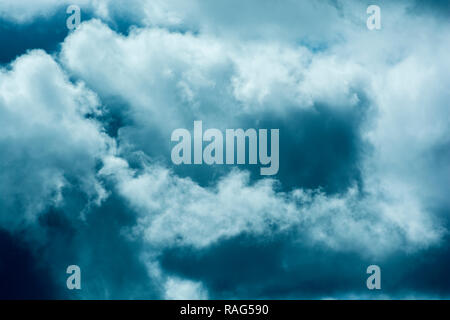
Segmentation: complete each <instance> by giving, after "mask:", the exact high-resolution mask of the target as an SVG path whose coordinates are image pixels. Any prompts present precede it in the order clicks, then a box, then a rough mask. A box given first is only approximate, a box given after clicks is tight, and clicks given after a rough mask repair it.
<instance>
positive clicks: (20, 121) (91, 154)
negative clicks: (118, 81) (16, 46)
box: [0, 50, 112, 229]
mask: <svg viewBox="0 0 450 320" xmlns="http://www.w3.org/2000/svg"><path fill="white" fill-rule="evenodd" d="M99 113H101V109H100V108H99V101H98V98H97V96H96V95H95V93H93V92H92V91H89V90H88V89H86V88H85V86H84V85H83V84H82V83H81V82H79V83H76V84H73V83H71V82H70V81H69V80H68V78H67V76H66V75H65V74H64V72H63V71H62V70H61V68H60V67H59V65H58V64H57V63H56V62H55V61H54V60H53V58H52V57H50V56H49V55H47V54H46V53H44V52H43V51H39V50H37V51H32V52H30V53H29V54H27V55H25V56H22V57H20V58H18V59H17V60H15V61H14V62H13V63H12V64H11V66H10V67H9V68H2V69H1V71H0V150H1V153H2V158H1V160H0V164H1V171H0V175H1V180H2V184H1V187H0V188H1V192H0V193H1V195H0V206H1V208H2V209H1V211H2V215H1V221H2V225H3V227H7V228H12V229H14V228H18V227H20V226H21V225H26V224H27V223H29V222H33V221H36V219H37V217H38V215H39V213H41V212H43V211H44V210H45V209H46V208H48V207H51V206H54V207H58V206H59V205H61V204H62V203H63V202H64V198H63V195H62V194H63V190H64V189H65V188H71V187H75V188H79V190H80V191H81V192H83V193H85V194H86V195H87V197H88V198H89V199H90V200H91V201H93V202H97V203H98V202H100V201H101V200H102V198H104V197H105V196H106V191H105V190H104V188H103V187H102V186H101V184H100V182H99V181H98V180H97V179H96V178H95V165H96V161H98V160H99V159H100V158H101V157H102V156H103V155H104V154H106V153H107V152H108V150H109V148H110V147H111V146H112V140H110V139H109V138H108V137H107V136H106V135H105V134H104V133H103V132H102V128H101V125H100V124H99V123H97V122H96V121H95V120H93V119H88V118H87V116H88V115H98V114H99Z"/></svg>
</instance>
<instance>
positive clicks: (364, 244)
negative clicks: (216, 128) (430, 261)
mask: <svg viewBox="0 0 450 320" xmlns="http://www.w3.org/2000/svg"><path fill="white" fill-rule="evenodd" d="M100 174H101V175H103V176H107V177H110V178H112V179H113V180H115V181H116V186H117V189H118V191H119V193H120V194H121V195H122V196H124V198H125V199H126V200H127V201H128V202H129V204H130V205H131V206H132V207H134V208H135V210H136V211H137V212H138V213H139V217H140V218H139V219H138V225H137V226H136V228H134V229H133V230H131V231H130V232H131V234H132V235H133V236H138V237H141V236H142V237H144V239H145V240H146V241H147V242H148V243H149V244H150V245H151V247H153V248H166V247H172V246H193V247H196V248H203V247H207V246H209V245H211V244H214V243H216V242H218V241H220V240H224V239H227V238H232V237H235V236H238V235H240V234H243V233H246V234H253V235H255V236H264V238H266V239H271V238H272V237H273V236H276V235H277V234H281V233H283V232H288V231H293V230H294V231H295V230H296V231H298V232H299V234H300V235H301V236H302V239H303V237H304V239H307V241H308V242H309V244H310V245H313V246H314V245H318V244H321V245H325V246H326V247H328V248H331V249H333V250H337V251H357V252H360V253H362V254H363V255H364V254H368V255H385V254H388V253H390V252H393V251H396V250H404V251H415V250H418V249H422V248H425V247H428V246H429V245H432V244H435V243H437V242H438V241H439V240H440V237H441V235H442V232H443V230H442V229H441V228H440V227H439V225H436V224H435V223H434V221H433V220H432V219H431V218H430V217H429V216H428V215H427V214H426V212H425V211H424V210H423V208H421V207H420V203H418V202H417V201H416V200H414V198H413V197H411V196H410V195H409V194H408V193H399V192H398V190H396V191H397V194H392V193H386V194H384V193H382V190H380V191H379V194H367V195H362V194H360V193H359V192H358V191H357V189H356V188H351V189H349V190H348V192H347V193H346V194H343V195H337V196H327V195H325V194H323V193H321V192H320V191H311V190H302V189H296V190H294V191H292V192H290V193H282V192H278V191H276V186H275V184H274V183H275V181H274V180H269V179H263V180H260V181H257V182H255V183H254V184H250V183H249V176H248V174H247V173H244V172H239V171H234V172H232V173H231V174H229V175H228V176H225V177H223V178H222V179H221V180H219V181H218V182H217V185H215V186H214V187H211V188H204V187H201V186H199V185H198V184H196V183H195V182H193V181H192V180H190V179H185V178H179V177H176V176H174V175H173V174H172V173H171V172H170V171H169V170H167V169H164V168H161V167H158V166H151V167H147V168H146V169H145V171H144V172H142V173H137V172H135V171H133V170H131V169H130V168H129V167H128V164H127V163H126V161H124V160H123V159H119V158H115V157H110V158H107V159H105V167H104V168H103V169H102V170H101V172H100ZM388 191H390V190H388Z"/></svg>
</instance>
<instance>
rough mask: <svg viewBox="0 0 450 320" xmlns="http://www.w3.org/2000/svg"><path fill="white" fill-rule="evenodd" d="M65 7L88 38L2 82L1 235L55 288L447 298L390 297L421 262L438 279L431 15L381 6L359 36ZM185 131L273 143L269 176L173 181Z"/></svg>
mask: <svg viewBox="0 0 450 320" xmlns="http://www.w3.org/2000/svg"><path fill="white" fill-rule="evenodd" d="M33 3H34V4H35V2H33ZM71 3H72V2H71ZM73 3H74V4H79V5H80V6H81V7H82V10H88V11H89V12H91V14H92V15H93V16H95V17H96V18H97V19H92V20H90V21H85V22H84V23H83V24H82V25H81V26H80V27H79V28H78V29H77V30H76V31H75V32H73V33H71V34H70V35H68V36H67V37H66V38H65V40H64V42H63V43H62V44H61V50H60V51H59V52H58V53H57V54H56V55H55V56H54V57H52V56H50V55H48V54H46V53H45V52H43V51H41V50H37V51H31V52H28V53H27V54H25V55H22V56H21V57H19V58H18V59H17V60H15V61H14V62H12V64H11V65H9V66H5V67H3V68H2V70H1V73H0V151H1V152H2V154H4V156H2V158H1V160H0V164H1V170H0V177H1V181H2V184H1V186H0V191H1V195H0V209H1V215H0V223H1V227H2V229H6V230H8V232H9V233H11V234H12V235H13V236H17V232H18V231H23V230H25V232H27V233H30V230H33V231H36V230H38V231H39V232H38V234H35V235H34V239H36V238H39V237H40V236H42V235H45V236H46V237H47V238H48V239H47V242H46V241H45V240H42V239H41V245H38V244H32V243H31V242H29V243H30V247H32V248H35V247H36V246H37V247H39V249H40V250H43V251H44V252H46V254H45V255H43V256H42V257H41V259H42V261H48V262H50V263H53V264H54V265H55V267H54V269H51V272H50V273H51V274H53V275H55V276H54V278H55V282H61V285H64V279H60V277H61V276H60V275H59V273H58V272H60V271H61V270H59V271H57V270H56V268H62V267H63V266H64V265H65V264H72V263H74V261H73V260H76V261H78V263H79V264H80V265H81V266H82V268H83V270H85V271H84V273H83V274H86V276H85V277H86V278H85V279H86V280H84V281H86V284H85V287H84V288H85V289H84V291H83V292H82V293H81V294H80V295H79V296H76V297H89V298H116V297H120V298H136V297H160V298H168V299H179V298H196V299H203V298H217V297H220V298H230V297H232V298H239V297H246V298H261V297H265V298H277V297H290V298H295V297H318V298H328V297H367V293H365V292H364V291H363V290H364V283H365V282H364V276H365V267H366V266H367V265H368V264H372V263H374V261H375V262H376V263H379V264H380V265H381V266H382V269H383V268H384V267H386V268H387V269H388V271H387V272H388V273H387V274H386V275H385V274H383V279H386V281H388V283H387V284H383V286H384V288H387V289H388V290H390V291H387V293H385V294H386V295H385V296H384V297H386V296H388V297H389V296H391V297H408V296H414V297H420V296H425V297H429V296H436V295H437V296H448V292H449V290H450V288H447V287H445V286H434V287H433V286H432V285H431V286H429V285H427V281H426V278H424V280H423V281H419V282H417V280H413V281H412V282H411V283H409V284H408V285H405V284H404V283H403V284H402V283H401V282H402V281H404V280H405V279H406V280H407V281H410V280H411V279H416V278H417V274H420V270H424V269H426V268H425V266H424V265H420V264H419V265H418V266H417V267H416V269H414V270H413V271H411V273H410V275H408V274H407V275H404V274H402V273H401V269H402V268H403V267H404V266H405V265H411V261H414V259H417V260H418V261H423V260H426V259H422V258H423V257H424V255H433V256H435V257H440V258H439V259H438V258H436V259H437V260H439V262H437V263H436V265H437V264H440V265H444V266H446V265H448V264H449V263H448V262H447V260H445V259H443V258H442V257H444V256H445V253H446V252H447V249H446V248H448V243H447V242H448V240H447V227H448V214H449V212H448V208H449V205H450V203H449V201H448V197H447V195H446V193H447V189H448V188H447V186H448V178H449V177H450V166H449V161H448V159H449V153H448V151H447V150H448V147H449V144H450V141H449V137H450V132H449V130H450V129H449V128H450V126H449V121H450V118H449V112H448V107H447V101H448V99H449V93H448V90H446V89H445V88H446V87H448V85H449V84H450V83H449V81H450V78H449V77H448V74H450V73H449V71H450V70H449V67H450V60H449V59H448V58H447V52H448V49H449V48H448V41H447V40H448V38H449V36H450V28H449V25H448V23H442V21H441V20H439V19H437V18H435V17H434V16H433V11H432V10H427V11H426V12H420V11H418V8H420V6H418V5H417V3H415V2H411V1H402V2H398V3H396V4H392V3H386V4H384V5H383V6H382V8H383V11H382V17H383V18H382V19H383V20H382V21H383V22H382V23H383V28H382V30H380V31H375V32H369V31H368V30H367V29H366V28H365V18H366V15H365V9H366V6H365V5H364V4H361V3H359V2H356V1H351V2H346V3H342V2H339V1H315V2H311V1H303V2H300V1H299V2H289V3H285V4H273V3H269V2H262V3H261V1H246V2H245V3H241V2H234V1H233V2H232V4H230V3H229V2H227V3H226V4H225V2H223V3H222V2H215V3H214V4H213V3H209V2H202V1H194V2H191V3H190V5H189V6H186V4H185V3H184V2H182V1H175V0H174V1H139V0H136V1H126V2H125V1H98V2H97V1H94V2H92V3H89V4H87V2H86V3H85V2H83V1H73ZM61 5H64V3H62V4H61V2H56V1H42V2H41V3H39V5H33V6H30V5H29V3H28V4H27V3H26V2H23V3H20V4H18V3H17V2H8V1H5V2H2V4H1V5H0V16H1V17H2V18H3V19H6V20H9V21H14V23H17V24H20V23H24V24H27V23H30V22H32V21H33V19H34V18H35V17H39V16H51V15H52V14H54V13H55V12H56V11H55V10H57V9H58V8H60V6H61ZM231 8H232V9H231ZM62 20H64V19H62ZM63 22H64V21H63ZM117 25H122V26H123V25H127V26H128V27H130V28H129V30H128V31H127V32H118V31H117V29H118V28H117ZM62 26H63V27H64V24H63V23H62ZM119 29H121V30H122V31H123V30H124V28H123V27H121V28H119ZM418 42H420V45H417V43H418ZM194 120H203V123H204V124H205V125H206V126H208V127H215V128H220V129H225V128H241V127H242V128H248V127H255V128H264V127H270V128H279V129H280V139H281V141H280V145H281V149H280V172H279V175H278V176H275V177H273V179H263V178H261V177H260V176H258V175H255V174H254V172H253V169H252V168H251V167H248V166H247V167H245V166H244V167H234V168H230V167H227V166H224V167H221V168H219V167H207V166H197V167H194V168H191V167H176V166H173V165H172V164H171V162H170V148H171V145H170V133H171V132H172V130H174V129H176V128H180V127H184V128H188V129H191V127H192V123H193V121H194ZM116 146H117V147H116ZM5 239H7V238H6V237H5ZM0 240H1V239H0ZM54 240H57V241H54ZM5 241H6V240H5ZM51 242H53V243H55V244H53V245H51V246H47V248H46V249H42V248H43V247H42V243H47V244H48V243H51ZM62 246H64V248H65V249H64V250H62V249H61V247H62ZM63 251H65V252H64V253H63ZM116 255H120V256H121V257H125V259H126V260H127V263H125V264H124V263H122V260H123V259H120V258H118V257H117V256H116ZM411 259H412V260H411ZM76 261H75V262H76ZM216 261H219V262H216ZM233 261H235V262H234V263H233ZM236 261H240V262H239V265H240V266H241V268H240V270H237V268H236V266H235V264H236ZM111 265H112V266H114V267H113V268H111V267H110V266H111ZM202 265H205V266H209V268H208V269H206V267H205V268H202V267H201V266H202ZM327 266H333V268H331V267H327ZM435 267H436V270H437V274H439V275H441V274H442V273H441V272H440V271H439V270H440V268H438V267H437V266H435ZM128 269H129V271H127V270H128ZM383 270H384V269H383ZM30 272H32V271H30ZM336 272H339V273H340V276H339V277H336V276H335V273H336ZM57 274H58V276H56V275H57ZM269 275H270V276H269ZM223 277H225V278H226V279H224V278H223ZM419 278H420V276H419ZM123 279H126V281H124V280H123ZM383 281H385V280H383ZM127 283H128V284H127ZM433 283H434V282H433ZM402 290H403V291H402Z"/></svg>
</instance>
